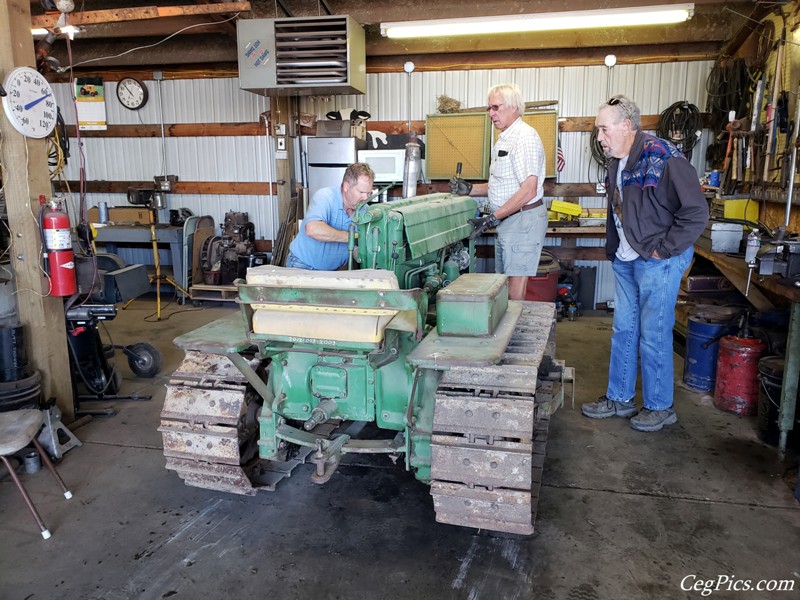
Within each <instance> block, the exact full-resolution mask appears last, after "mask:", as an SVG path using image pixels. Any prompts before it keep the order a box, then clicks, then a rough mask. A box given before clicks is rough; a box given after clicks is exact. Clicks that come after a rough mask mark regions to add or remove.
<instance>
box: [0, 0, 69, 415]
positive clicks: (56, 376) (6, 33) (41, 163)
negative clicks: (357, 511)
mask: <svg viewBox="0 0 800 600" xmlns="http://www.w3.org/2000/svg"><path fill="white" fill-rule="evenodd" d="M30 31H31V11H30V0H0V40H2V42H0V77H2V78H3V79H5V76H6V75H7V74H8V73H9V72H10V71H11V70H12V69H14V68H16V67H20V66H30V67H33V66H35V58H34V49H33V38H32V37H31V33H30ZM0 133H2V138H3V144H2V151H1V153H0V161H2V164H3V166H4V167H5V169H4V171H3V184H4V185H5V195H6V205H7V210H8V226H9V228H10V229H11V239H12V243H13V249H12V252H11V267H12V269H13V272H14V277H15V280H16V291H17V293H16V301H17V308H18V313H19V318H20V322H21V323H22V325H23V327H24V331H25V349H26V352H27V355H28V360H29V361H30V362H31V364H32V366H33V367H34V368H36V369H38V370H39V372H40V373H41V375H42V393H43V395H44V398H45V399H48V398H51V397H53V396H55V397H56V401H57V403H58V408H59V409H61V413H62V415H63V418H64V421H65V422H67V423H69V422H71V421H73V420H74V419H75V407H74V405H73V398H72V383H71V377H70V368H69V355H68V349H67V332H66V322H65V320H64V301H63V300H62V299H61V298H55V297H49V296H46V294H47V292H48V289H49V285H48V282H47V279H46V278H45V277H44V276H43V274H42V271H41V269H40V263H41V248H42V241H41V239H40V236H39V229H38V226H37V223H36V215H38V212H39V203H38V198H39V195H40V194H42V195H45V196H47V197H48V198H49V197H50V173H49V170H48V167H47V143H46V141H45V140H34V139H26V138H25V137H23V136H22V135H20V134H19V133H18V132H17V131H16V129H14V128H13V127H12V126H11V124H10V123H9V122H8V119H7V118H5V117H0Z"/></svg>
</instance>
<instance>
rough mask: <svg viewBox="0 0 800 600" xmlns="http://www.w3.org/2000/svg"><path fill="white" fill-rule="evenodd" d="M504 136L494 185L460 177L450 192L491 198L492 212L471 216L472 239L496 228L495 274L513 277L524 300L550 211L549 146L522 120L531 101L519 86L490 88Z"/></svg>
mask: <svg viewBox="0 0 800 600" xmlns="http://www.w3.org/2000/svg"><path fill="white" fill-rule="evenodd" d="M486 110H487V111H488V112H489V116H490V117H491V119H492V123H493V124H494V126H495V128H497V130H498V131H500V136H499V137H498V139H497V142H496V143H495V145H494V147H493V148H492V163H491V167H490V169H489V181H488V183H475V184H472V183H469V182H468V181H465V180H464V179H461V178H460V177H453V178H452V179H451V180H450V190H451V191H452V193H453V194H456V195H459V196H478V197H487V196H488V198H489V207H490V209H491V213H490V214H488V215H485V216H483V217H480V218H477V219H470V222H471V223H472V224H473V226H474V227H475V230H474V231H473V233H472V235H471V236H470V237H471V238H472V239H474V238H476V237H478V236H480V235H483V234H484V233H485V232H486V230H487V229H489V228H491V227H495V228H496V231H497V238H496V242H495V249H494V256H495V259H494V264H495V272H497V273H505V274H506V275H508V296H509V298H510V299H512V300H524V299H525V290H526V287H527V285H528V277H535V276H536V272H537V269H538V267H539V257H540V256H541V253H542V245H543V244H544V236H545V233H546V232H547V209H546V208H545V207H544V204H543V203H542V196H543V195H544V175H545V156H544V146H542V140H541V139H540V138H539V134H538V133H536V130H535V129H534V128H533V127H531V126H530V125H528V124H527V123H525V122H524V121H523V120H522V113H523V111H524V110H525V104H524V102H523V101H522V94H521V93H520V91H519V88H518V87H517V86H516V85H514V84H501V85H496V86H494V87H492V88H490V89H489V105H488V107H487V109H486Z"/></svg>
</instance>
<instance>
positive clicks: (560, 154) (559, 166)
mask: <svg viewBox="0 0 800 600" xmlns="http://www.w3.org/2000/svg"><path fill="white" fill-rule="evenodd" d="M566 165H567V163H566V161H565V160H564V151H563V150H561V138H560V137H559V138H558V151H557V152H556V170H558V172H559V173H561V171H563V170H564V167H565V166H566Z"/></svg>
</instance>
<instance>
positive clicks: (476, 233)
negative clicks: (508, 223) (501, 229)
mask: <svg viewBox="0 0 800 600" xmlns="http://www.w3.org/2000/svg"><path fill="white" fill-rule="evenodd" d="M468 221H469V222H470V225H472V226H473V227H474V228H475V229H474V230H473V231H472V233H470V234H469V239H471V240H474V239H475V238H477V237H480V236H482V235H483V234H484V233H486V230H488V229H491V228H492V227H497V226H498V225H499V224H500V219H498V218H497V217H495V216H494V213H492V214H489V215H484V216H483V217H478V218H477V219H468Z"/></svg>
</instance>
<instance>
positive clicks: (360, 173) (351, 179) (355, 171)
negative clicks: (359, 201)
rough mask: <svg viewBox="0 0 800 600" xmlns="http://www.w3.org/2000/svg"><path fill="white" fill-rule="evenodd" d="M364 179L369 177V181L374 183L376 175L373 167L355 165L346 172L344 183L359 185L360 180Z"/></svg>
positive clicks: (364, 164) (363, 164)
mask: <svg viewBox="0 0 800 600" xmlns="http://www.w3.org/2000/svg"><path fill="white" fill-rule="evenodd" d="M362 177H369V180H370V181H372V182H374V181H375V173H374V172H373V171H372V167H370V166H369V165H368V164H367V163H353V164H352V165H350V166H349V167H347V169H346V170H345V172H344V177H342V183H345V182H347V183H348V184H349V185H351V186H353V185H357V184H358V180H359V179H361V178H362Z"/></svg>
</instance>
